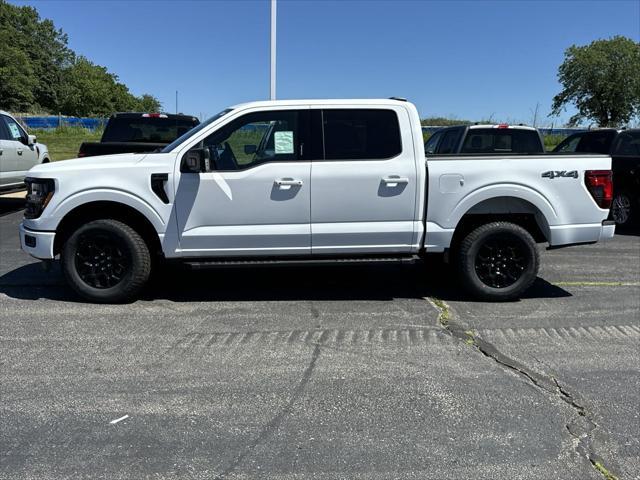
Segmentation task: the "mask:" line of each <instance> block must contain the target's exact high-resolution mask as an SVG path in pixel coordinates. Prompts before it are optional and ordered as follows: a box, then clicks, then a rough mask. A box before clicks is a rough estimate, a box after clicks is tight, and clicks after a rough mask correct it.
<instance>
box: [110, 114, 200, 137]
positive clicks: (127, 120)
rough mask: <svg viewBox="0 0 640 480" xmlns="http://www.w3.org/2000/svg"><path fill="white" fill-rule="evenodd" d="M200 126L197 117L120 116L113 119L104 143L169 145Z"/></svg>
mask: <svg viewBox="0 0 640 480" xmlns="http://www.w3.org/2000/svg"><path fill="white" fill-rule="evenodd" d="M197 124H198V120H197V119H196V118H195V117H186V118H157V117H156V118H152V117H144V116H142V115H140V116H139V117H131V116H128V115H127V116H122V117H120V116H118V117H114V118H111V119H110V120H109V123H108V124H107V128H106V129H105V131H104V134H103V135H102V141H103V142H140V143H169V142H173V141H174V140H175V139H176V138H178V137H179V136H181V135H182V134H183V133H186V132H188V131H189V130H191V129H192V128H193V127H195V126H196V125H197Z"/></svg>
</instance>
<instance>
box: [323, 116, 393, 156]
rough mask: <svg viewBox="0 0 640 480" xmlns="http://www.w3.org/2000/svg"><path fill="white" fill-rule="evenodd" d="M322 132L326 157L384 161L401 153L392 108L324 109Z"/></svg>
mask: <svg viewBox="0 0 640 480" xmlns="http://www.w3.org/2000/svg"><path fill="white" fill-rule="evenodd" d="M322 131H323V136H324V158H325V160H383V159H387V158H392V157H395V156H397V155H399V154H400V153H402V140H401V136H400V124H399V122H398V116H397V115H396V112H395V111H393V110H384V109H336V110H333V109H330V110H323V111H322Z"/></svg>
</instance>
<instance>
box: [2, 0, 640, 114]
mask: <svg viewBox="0 0 640 480" xmlns="http://www.w3.org/2000/svg"><path fill="white" fill-rule="evenodd" d="M12 3H16V4H20V5H24V4H28V5H32V6H35V7H36V8H37V9H38V11H39V12H40V14H41V16H42V17H45V18H50V19H52V20H53V21H54V23H55V24H56V26H57V27H58V28H62V29H63V30H64V31H65V32H66V33H67V34H68V35H69V46H70V47H71V48H73V49H74V50H75V51H76V52H77V53H79V54H82V55H85V56H87V57H88V58H89V59H90V60H92V61H94V62H96V63H98V64H101V65H104V66H106V67H107V68H108V69H109V70H110V71H111V72H113V73H116V74H117V75H118V76H119V77H120V79H121V80H122V81H123V82H124V83H126V84H127V85H128V86H129V87H130V89H131V90H132V91H133V92H134V93H135V94H141V93H151V94H153V95H155V96H157V97H158V98H159V99H160V100H161V101H162V103H163V105H164V109H165V110H167V111H174V109H175V91H176V90H178V91H179V92H180V94H179V102H180V104H179V108H180V110H181V111H183V112H185V113H191V114H195V115H198V116H200V115H203V116H208V115H212V114H214V113H215V112H217V111H219V110H221V109H222V108H224V107H225V106H228V105H231V104H234V103H239V102H244V101H250V100H262V99H265V98H268V95H269V1H268V0H255V1H254V0H236V1H223V0H217V1H216V0H200V1H189V0H181V1H177V0H164V1H152V0H141V1H135V0H127V1H119V0H110V1H109V0H104V1H95V0H84V1H70V0H46V1H44V0H42V1H17V0H13V1H12ZM613 35H625V36H628V37H631V38H633V39H635V40H636V41H640V0H621V1H615V0H611V1H606V0H602V1H598V0H591V1H582V0H566V1H562V0H559V1H551V0H538V1H519V0H491V1H489V0H476V1H457V0H449V1H431V0H423V1H419V0H413V1H403V0H397V1H387V0H368V1H365V0H362V1H350V0H343V1H329V0H315V1H313V0H310V1H305V0H279V1H278V61H277V74H278V81H277V90H278V92H277V95H278V98H347V97H364V98H369V97H389V96H403V97H407V98H409V99H410V100H411V101H413V102H414V103H416V105H417V106H418V109H419V111H420V113H421V116H423V117H425V116H435V115H443V116H451V117H456V118H460V119H462V118H465V119H471V120H476V119H481V118H488V117H489V116H493V118H494V119H496V120H500V121H511V122H531V119H532V117H533V110H534V109H535V106H536V103H538V102H539V103H540V114H541V115H542V116H545V115H547V114H548V113H549V110H550V105H551V101H552V97H553V95H555V94H556V93H557V92H558V91H559V89H560V86H559V84H558V83H557V81H556V73H557V67H558V65H560V63H562V60H563V52H564V50H565V49H566V48H567V47H568V46H570V45H571V44H579V45H581V44H586V43H589V42H591V41H592V40H595V39H599V38H608V37H611V36H613ZM570 114H571V112H567V113H566V114H563V115H562V116H561V118H560V119H559V120H558V119H555V120H553V119H546V118H545V119H544V121H545V122H546V123H549V124H550V123H551V122H552V121H555V122H556V124H557V123H558V122H559V121H562V120H564V119H567V118H568V117H569V116H570Z"/></svg>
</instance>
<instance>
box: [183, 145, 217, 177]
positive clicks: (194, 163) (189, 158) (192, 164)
mask: <svg viewBox="0 0 640 480" xmlns="http://www.w3.org/2000/svg"><path fill="white" fill-rule="evenodd" d="M209 170H211V168H210V164H209V149H208V148H207V147H196V148H192V149H191V150H189V151H187V153H185V154H184V155H183V156H182V162H181V163H180V171H181V172H182V173H200V172H207V171H209Z"/></svg>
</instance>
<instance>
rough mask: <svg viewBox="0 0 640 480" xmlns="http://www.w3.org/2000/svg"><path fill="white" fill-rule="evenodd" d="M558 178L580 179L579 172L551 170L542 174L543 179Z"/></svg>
mask: <svg viewBox="0 0 640 480" xmlns="http://www.w3.org/2000/svg"><path fill="white" fill-rule="evenodd" d="M558 177H569V178H578V171H577V170H570V171H568V172H567V171H566V170H549V171H548V172H544V173H543V174H542V178H551V179H553V178H558Z"/></svg>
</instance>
